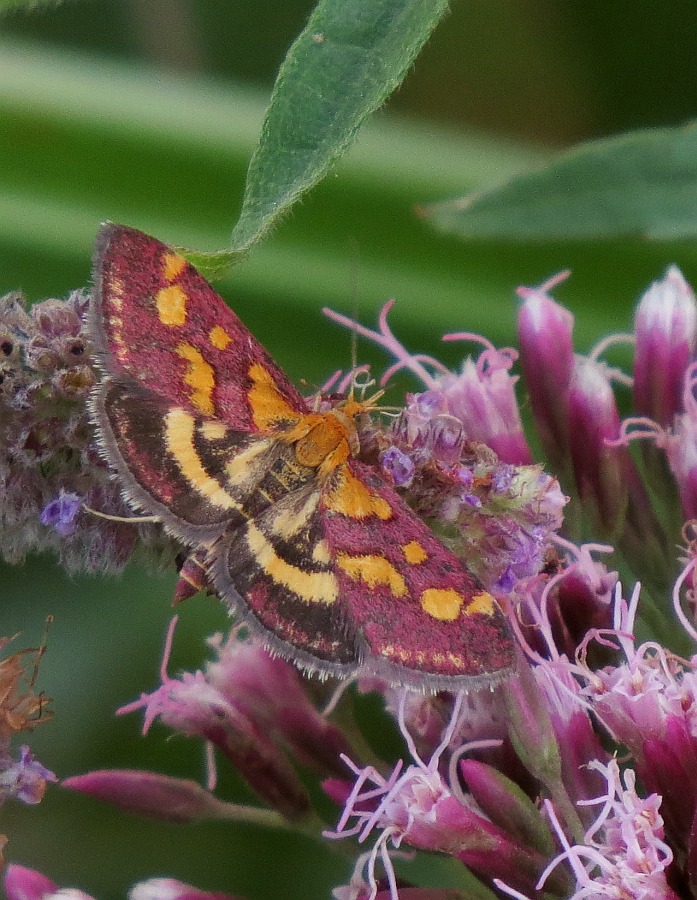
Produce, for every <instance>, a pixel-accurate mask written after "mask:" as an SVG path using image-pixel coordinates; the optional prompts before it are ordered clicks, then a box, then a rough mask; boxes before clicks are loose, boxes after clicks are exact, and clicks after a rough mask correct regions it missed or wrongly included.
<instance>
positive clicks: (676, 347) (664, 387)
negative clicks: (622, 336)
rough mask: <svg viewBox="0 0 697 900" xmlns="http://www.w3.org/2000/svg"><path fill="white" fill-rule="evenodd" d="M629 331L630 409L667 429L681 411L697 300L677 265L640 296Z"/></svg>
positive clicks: (695, 339)
mask: <svg viewBox="0 0 697 900" xmlns="http://www.w3.org/2000/svg"><path fill="white" fill-rule="evenodd" d="M634 330H635V333H636V351H635V355H634V407H635V409H636V410H637V412H638V413H639V414H640V415H643V416H648V417H649V418H651V419H653V420H654V421H655V422H658V423H659V425H663V426H664V427H668V426H669V425H670V424H671V423H672V421H673V419H674V417H675V416H676V415H677V414H678V413H679V412H680V411H681V409H682V391H683V382H684V378H685V370H686V369H687V366H688V364H689V362H690V359H691V358H692V355H693V353H694V349H695V345H696V343H697V301H696V300H695V295H694V292H693V290H692V288H691V287H690V285H689V284H688V283H687V282H686V281H685V279H684V278H683V275H682V273H681V272H680V269H678V267H677V266H670V268H669V269H668V270H667V272H666V274H665V275H664V277H663V278H662V279H660V280H659V281H655V282H654V283H653V284H652V285H651V286H650V287H649V289H648V290H647V291H646V293H645V294H644V296H643V297H642V298H641V300H640V302H639V305H638V307H637V311H636V315H635V318H634Z"/></svg>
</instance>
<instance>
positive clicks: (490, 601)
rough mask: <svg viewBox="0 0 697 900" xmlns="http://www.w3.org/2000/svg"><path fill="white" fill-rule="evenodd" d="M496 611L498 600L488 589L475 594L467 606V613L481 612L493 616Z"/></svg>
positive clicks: (483, 614)
mask: <svg viewBox="0 0 697 900" xmlns="http://www.w3.org/2000/svg"><path fill="white" fill-rule="evenodd" d="M495 611H496V601H495V600H494V598H493V597H492V596H491V594H490V593H488V591H482V592H481V594H475V595H474V597H473V598H472V599H471V600H470V602H469V603H468V604H467V606H466V607H465V615H466V616H472V615H475V614H476V613H479V614H480V615H482V616H493V615H494V612H495Z"/></svg>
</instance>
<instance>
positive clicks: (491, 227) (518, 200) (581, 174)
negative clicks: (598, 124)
mask: <svg viewBox="0 0 697 900" xmlns="http://www.w3.org/2000/svg"><path fill="white" fill-rule="evenodd" d="M695 124H696V123H695V122H691V123H689V124H688V125H685V126H682V127H680V128H655V129H650V130H645V131H639V132H632V133H630V134H624V135H620V136H618V137H612V138H606V139H603V140H598V141H592V142H590V143H587V144H582V145H581V146H579V147H577V148H575V149H573V150H571V151H570V152H568V153H564V154H562V155H561V156H559V157H557V159H555V160H553V161H552V162H551V163H549V164H548V165H545V166H544V167H542V168H539V169H537V170H535V171H533V172H528V173H525V174H523V175H519V176H517V177H514V178H512V179H511V180H510V181H507V182H505V183H503V184H501V185H500V186H498V187H495V188H493V189H491V190H486V191H482V192H478V193H475V194H469V195H466V196H465V197H462V198H460V199H457V200H450V201H447V202H445V203H439V204H436V205H433V206H430V207H426V208H425V209H423V210H422V215H423V216H424V218H425V219H427V220H428V221H429V222H430V223H431V224H432V225H434V226H435V227H436V228H438V229H440V230H441V231H446V232H450V233H453V234H457V235H459V236H460V237H463V238H467V239H482V238H503V239H511V240H579V239H581V240H587V239H597V238H617V237H632V238H637V237H639V238H643V239H647V238H650V239H654V240H676V239H677V240H681V239H687V238H694V237H695V235H697V128H696V127H695Z"/></svg>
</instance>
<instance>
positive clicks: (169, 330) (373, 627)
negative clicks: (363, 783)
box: [90, 224, 514, 690]
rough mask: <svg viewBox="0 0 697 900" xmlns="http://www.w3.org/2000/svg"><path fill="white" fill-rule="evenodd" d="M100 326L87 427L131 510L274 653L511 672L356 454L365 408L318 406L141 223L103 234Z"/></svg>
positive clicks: (426, 543) (458, 675)
mask: <svg viewBox="0 0 697 900" xmlns="http://www.w3.org/2000/svg"><path fill="white" fill-rule="evenodd" d="M90 316H91V328H92V334H93V339H94V342H95V348H96V354H97V360H98V365H99V368H100V370H101V373H102V374H101V378H100V381H99V383H98V385H97V387H96V389H95V393H94V396H93V397H92V400H91V415H92V420H93V423H94V425H95V426H96V429H97V432H98V439H99V443H100V446H101V448H102V452H103V454H104V456H105V458H106V460H107V461H108V463H109V464H110V466H111V467H113V470H114V471H115V473H116V477H117V478H118V479H119V481H120V484H121V487H122V491H123V494H124V497H125V499H126V500H127V502H128V503H129V504H130V505H131V507H132V508H134V509H136V510H139V511H143V512H145V513H147V514H149V515H153V516H155V517H157V518H158V519H159V520H160V521H161V522H162V524H163V526H164V527H165V529H166V530H167V531H168V532H169V533H170V534H171V535H173V536H174V538H176V539H177V540H178V541H180V542H181V543H182V544H183V545H184V547H185V548H186V550H187V552H188V553H189V554H190V555H189V559H188V561H187V563H186V564H185V571H186V570H187V567H188V571H194V570H195V569H196V568H197V567H198V569H199V570H201V572H202V574H204V575H205V580H206V582H207V583H208V584H210V585H211V586H212V588H213V590H214V591H215V593H217V595H218V596H219V597H220V598H221V600H223V601H224V602H225V603H226V604H227V605H228V607H229V608H230V610H231V611H232V612H233V613H234V614H235V616H236V617H238V618H239V620H241V621H244V622H246V623H247V624H248V625H249V626H250V627H251V628H252V629H254V630H256V631H257V632H258V633H260V634H261V636H262V638H263V641H264V643H265V645H266V646H267V647H268V648H269V650H270V651H271V652H273V653H276V654H278V655H280V656H282V657H285V658H287V659H291V660H293V661H294V662H295V663H296V664H297V665H298V666H299V667H300V668H301V669H304V670H306V671H309V672H317V673H319V674H320V676H327V675H335V676H347V675H349V674H351V673H354V672H356V671H358V670H359V669H360V670H361V672H364V673H366V674H372V675H376V676H379V677H381V678H384V679H386V680H387V681H388V682H390V683H392V684H398V685H404V686H409V687H412V688H415V689H419V690H441V689H450V690H459V689H463V688H464V689H477V688H480V687H483V686H485V685H490V684H493V683H495V682H496V681H499V680H501V679H502V678H503V677H505V676H506V675H507V674H509V673H510V671H511V669H512V667H513V659H514V649H513V640H512V636H511V633H510V631H509V627H508V624H507V620H506V617H505V616H504V614H503V613H502V611H501V610H500V609H499V607H498V606H497V604H496V601H495V600H494V598H493V597H492V596H491V594H489V593H488V592H486V591H484V590H483V589H482V588H481V587H480V585H479V584H478V583H477V581H476V580H475V578H474V577H473V575H472V574H471V573H470V572H469V571H468V569H467V567H466V566H465V564H464V563H463V562H462V561H461V560H460V559H459V558H458V557H457V556H456V555H455V554H453V553H452V552H451V551H450V550H448V549H447V548H446V547H445V546H444V545H443V544H442V543H440V542H439V541H438V540H437V539H436V537H435V536H434V535H433V533H432V532H431V530H430V529H429V528H428V527H427V525H426V524H425V523H424V522H423V521H422V520H420V519H419V518H418V517H417V516H416V515H415V514H414V513H413V512H412V511H411V510H410V509H409V507H408V506H407V505H406V503H405V502H404V501H403V500H402V499H401V498H400V497H399V496H398V494H397V493H396V492H395V490H394V489H393V488H392V487H391V486H390V485H389V484H388V483H387V482H386V481H385V480H384V478H383V477H381V475H380V472H379V470H378V469H377V468H376V467H373V466H369V465H366V464H365V463H363V462H361V461H360V460H359V458H358V457H359V453H360V444H359V437H358V428H357V421H358V419H359V417H360V416H361V415H364V414H366V413H367V412H368V406H369V404H367V403H362V402H360V401H358V400H356V399H354V398H351V397H349V398H347V399H346V400H345V401H344V402H342V403H339V404H338V406H336V407H335V408H332V409H331V410H330V411H326V412H321V411H318V410H317V409H310V408H309V407H308V405H307V403H306V401H305V400H304V399H303V397H302V396H301V395H300V394H299V393H298V391H297V390H296V389H295V388H294V387H293V385H292V384H291V383H290V381H289V380H288V378H287V377H286V376H285V375H284V373H283V371H282V370H281V369H280V368H279V367H278V366H277V365H276V363H275V362H274V361H273V359H272V358H271V356H270V355H269V354H268V353H267V352H266V350H265V349H264V348H263V347H262V346H261V345H260V344H259V343H258V342H257V341H256V340H255V339H254V337H253V336H252V335H251V334H250V332H249V331H248V330H247V329H246V328H245V326H244V325H243V324H242V322H241V321H240V320H239V319H238V318H237V316H236V315H235V314H234V313H233V312H232V311H231V310H230V308H229V307H228V306H227V305H226V304H225V302H224V301H223V300H222V298H220V297H219V296H218V295H217V294H216V293H215V291H214V290H213V288H212V287H211V286H210V285H209V284H208V283H207V282H206V281H205V279H204V278H203V277H202V276H201V275H200V274H199V273H198V272H197V271H196V270H195V269H194V268H193V266H192V265H190V264H189V263H188V262H187V261H186V260H185V259H184V257H183V256H181V255H179V254H178V253H176V252H174V251H173V250H171V249H170V248H168V247H167V246H166V245H165V244H162V243H160V242H159V241H158V240H156V239H155V238H152V237H150V236H148V235H146V234H143V233H141V232H139V231H136V230H134V229H132V228H127V227H125V226H122V225H113V224H106V225H104V226H103V227H102V229H101V231H100V233H99V237H98V240H97V244H96V253H95V262H94V290H93V296H92V301H91V310H90Z"/></svg>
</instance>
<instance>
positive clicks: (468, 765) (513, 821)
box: [460, 759, 555, 856]
mask: <svg viewBox="0 0 697 900" xmlns="http://www.w3.org/2000/svg"><path fill="white" fill-rule="evenodd" d="M460 772H461V773H462V777H463V778H464V779H465V781H466V782H467V786H468V788H469V790H470V793H471V794H472V796H473V797H474V799H475V800H476V801H477V803H478V805H479V806H480V807H481V809H482V811H483V812H484V813H485V814H486V815H487V816H488V817H489V818H490V819H491V821H492V822H493V823H494V825H498V826H499V828H503V830H504V831H505V832H506V834H508V835H509V836H510V837H511V838H512V839H513V840H514V841H516V842H517V843H519V844H520V845H521V846H523V847H532V848H533V849H534V850H537V851H538V852H539V853H541V854H542V855H543V856H552V855H553V854H554V849H555V844H554V839H553V838H552V835H551V833H550V831H549V828H548V827H547V825H546V823H545V822H544V820H543V819H542V816H541V815H540V811H539V809H538V808H537V807H536V806H535V804H534V803H533V802H532V800H530V798H529V797H528V796H527V794H526V793H525V792H524V791H522V790H521V789H520V788H519V787H518V785H517V784H516V783H515V782H514V781H511V779H510V778H506V776H505V775H503V774H501V772H499V771H497V770H496V769H494V768H493V767H492V766H488V765H487V764H486V763H482V762H479V761H478V760H475V759H463V760H461V762H460Z"/></svg>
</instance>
